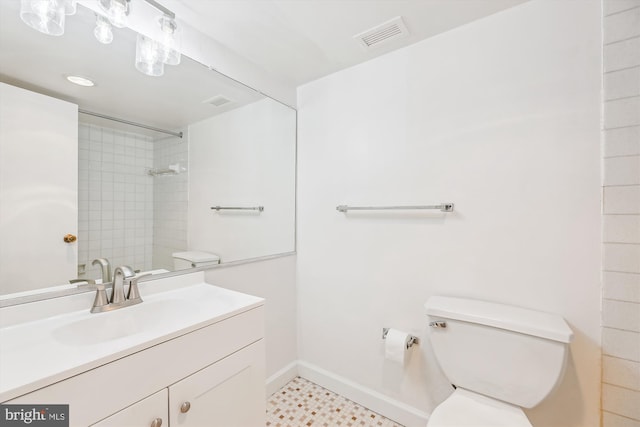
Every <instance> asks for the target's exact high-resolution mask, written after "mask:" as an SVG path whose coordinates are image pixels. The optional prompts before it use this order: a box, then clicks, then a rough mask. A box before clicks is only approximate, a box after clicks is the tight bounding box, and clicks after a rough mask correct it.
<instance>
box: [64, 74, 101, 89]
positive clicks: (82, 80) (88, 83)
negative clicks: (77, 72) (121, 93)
mask: <svg viewBox="0 0 640 427" xmlns="http://www.w3.org/2000/svg"><path fill="white" fill-rule="evenodd" d="M66 77H67V80H69V81H70V82H71V83H74V84H77V85H78V86H85V87H92V86H95V85H96V84H95V83H94V82H93V80H91V79H88V78H86V77H82V76H73V75H70V76H66Z"/></svg>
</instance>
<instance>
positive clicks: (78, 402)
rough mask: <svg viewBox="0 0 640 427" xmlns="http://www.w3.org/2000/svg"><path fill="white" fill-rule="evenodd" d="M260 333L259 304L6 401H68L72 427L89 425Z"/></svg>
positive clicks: (252, 341)
mask: <svg viewBox="0 0 640 427" xmlns="http://www.w3.org/2000/svg"><path fill="white" fill-rule="evenodd" d="M263 336H264V308H263V307H262V306H260V307H256V308H254V309H251V310H249V311H246V312H244V313H240V314H238V315H236V316H233V317H230V318H228V319H225V320H223V321H220V322H218V323H214V324H212V325H210V326H206V327H203V328H201V329H198V330H195V331H193V332H190V333H188V334H185V335H182V336H180V337H177V338H174V339H171V340H169V341H166V342H163V343H161V344H158V345H155V346H153V347H150V348H147V349H145V350H142V351H139V352H137V353H134V354H131V355H129V356H125V357H123V358H121V359H118V360H115V361H113V362H110V363H107V364H105V365H102V366H100V367H98V368H95V369H92V370H90V371H87V372H83V373H81V374H79V375H76V376H73V377H71V378H68V379H66V380H63V381H60V382H58V383H56V384H52V385H50V386H48V387H45V388H42V389H39V390H37V391H34V392H31V393H29V394H26V395H23V396H20V397H18V398H16V399H13V400H11V401H8V402H5V403H12V404H14V403H33V404H69V419H70V425H72V426H88V425H91V424H93V423H96V422H98V421H100V420H102V419H104V418H106V417H108V416H109V415H112V414H114V413H116V412H118V411H120V410H121V409H123V408H125V407H127V406H129V405H131V403H132V402H137V401H140V400H142V399H144V398H146V397H147V396H150V395H151V394H153V393H155V392H157V391H158V390H160V389H162V388H165V387H168V386H170V385H171V384H174V383H176V382H178V381H180V380H181V379H183V378H185V377H187V376H189V375H191V374H193V373H194V372H196V371H198V370H200V369H202V368H204V367H206V366H209V365H211V364H212V363H215V362H216V361H218V360H221V359H222V358H224V357H226V356H228V355H230V354H231V353H233V352H235V351H237V350H239V349H241V348H244V347H246V346H248V345H250V344H252V343H254V342H256V341H258V340H260V339H262V338H263ZM97 390H99V392H96V391H97Z"/></svg>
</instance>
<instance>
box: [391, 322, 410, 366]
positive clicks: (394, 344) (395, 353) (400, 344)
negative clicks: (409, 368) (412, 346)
mask: <svg viewBox="0 0 640 427" xmlns="http://www.w3.org/2000/svg"><path fill="white" fill-rule="evenodd" d="M410 338H411V335H409V334H408V333H406V332H403V331H399V330H397V329H389V332H387V337H386V339H385V343H384V356H385V358H387V360H391V361H393V362H396V363H399V364H401V365H404V363H405V355H406V353H407V344H408V343H409V339H410Z"/></svg>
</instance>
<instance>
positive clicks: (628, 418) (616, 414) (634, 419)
mask: <svg viewBox="0 0 640 427" xmlns="http://www.w3.org/2000/svg"><path fill="white" fill-rule="evenodd" d="M602 412H607V413H609V414H611V415H615V416H617V417H620V418H625V419H627V420H631V421H640V420H638V419H636V418H630V417H628V416H626V415H620V414H618V413H617V412H611V411H607V410H606V409H603V410H602Z"/></svg>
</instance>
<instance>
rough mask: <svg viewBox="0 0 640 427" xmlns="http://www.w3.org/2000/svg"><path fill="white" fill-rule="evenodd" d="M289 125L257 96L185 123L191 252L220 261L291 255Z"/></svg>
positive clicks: (285, 114) (277, 108) (278, 107)
mask: <svg viewBox="0 0 640 427" xmlns="http://www.w3.org/2000/svg"><path fill="white" fill-rule="evenodd" d="M295 120H296V113H295V111H294V110H292V109H291V108H289V107H285V106H283V105H282V104H280V103H278V102H275V101H273V100H271V99H263V100H261V101H258V102H254V103H252V104H248V105H245V106H243V107H241V108H237V109H235V110H231V111H229V112H226V113H223V114H220V115H217V116H214V117H211V118H209V119H206V120H203V121H201V122H199V123H195V124H193V125H190V126H189V208H188V244H189V250H198V251H204V252H211V253H215V254H217V255H219V256H220V259H221V261H222V262H231V261H237V260H243V259H248V258H255V257H260V256H265V255H274V254H279V253H286V252H291V251H293V250H294V244H295V242H294V235H295V162H296V159H295V156H296V151H295V150H296V148H295V147H296V141H295V126H296V123H295ZM212 206H231V207H234V206H235V207H257V206H263V207H264V211H263V212H258V211H246V210H225V211H215V210H212V209H211V207H212Z"/></svg>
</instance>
